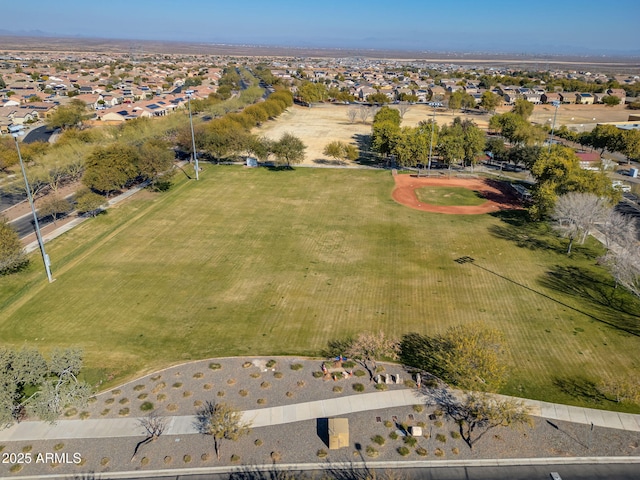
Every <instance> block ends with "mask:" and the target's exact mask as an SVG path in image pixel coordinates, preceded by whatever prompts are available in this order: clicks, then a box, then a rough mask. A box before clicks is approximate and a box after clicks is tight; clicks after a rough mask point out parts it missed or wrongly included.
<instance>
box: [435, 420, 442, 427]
mask: <svg viewBox="0 0 640 480" xmlns="http://www.w3.org/2000/svg"><path fill="white" fill-rule="evenodd" d="M433 424H434V425H435V426H436V427H438V428H442V425H444V423H442V422H441V421H440V420H436V421H435V422H433Z"/></svg>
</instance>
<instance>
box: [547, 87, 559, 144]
mask: <svg viewBox="0 0 640 480" xmlns="http://www.w3.org/2000/svg"><path fill="white" fill-rule="evenodd" d="M551 105H553V106H554V107H555V108H556V111H555V113H554V114H553V123H552V124H551V135H550V136H549V150H548V151H549V152H550V151H551V141H552V140H553V131H554V130H555V129H556V116H557V115H558V107H560V102H559V101H557V100H554V101H553V102H551Z"/></svg>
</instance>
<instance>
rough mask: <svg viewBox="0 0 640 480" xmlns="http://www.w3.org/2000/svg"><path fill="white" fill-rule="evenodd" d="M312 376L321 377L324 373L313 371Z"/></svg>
mask: <svg viewBox="0 0 640 480" xmlns="http://www.w3.org/2000/svg"><path fill="white" fill-rule="evenodd" d="M312 375H313V378H322V377H323V376H324V373H322V372H313V374H312Z"/></svg>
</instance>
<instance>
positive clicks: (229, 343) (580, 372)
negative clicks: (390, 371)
mask: <svg viewBox="0 0 640 480" xmlns="http://www.w3.org/2000/svg"><path fill="white" fill-rule="evenodd" d="M200 178H201V180H200V181H199V182H195V181H187V180H185V179H184V178H181V179H179V180H177V181H176V185H175V186H174V187H173V188H172V189H171V190H170V191H169V192H166V193H163V194H151V193H147V192H143V193H142V194H141V195H139V196H137V197H136V198H134V199H132V200H131V201H129V202H127V203H126V204H123V205H121V206H118V207H117V208H114V209H111V210H109V212H108V213H107V214H105V215H100V216H99V217H97V218H95V219H92V220H89V221H87V222H85V223H84V224H82V225H81V226H80V227H78V228H76V229H74V230H73V231H71V232H69V233H67V234H65V235H64V236H62V237H60V238H59V239H57V240H55V241H53V242H51V243H50V244H48V253H49V255H50V256H51V259H52V262H53V266H52V269H53V272H54V276H55V277H56V278H57V280H56V281H55V282H54V283H53V284H51V285H49V284H48V283H47V282H46V277H45V275H44V271H43V269H42V265H41V261H40V259H39V257H38V256H36V255H34V256H33V257H32V262H31V265H30V267H29V268H28V269H27V270H26V271H24V272H21V273H19V274H17V275H14V276H10V277H4V278H0V338H1V339H2V341H3V343H8V344H12V345H18V346H20V345H33V346H38V347H40V348H42V349H43V350H47V349H49V348H52V347H55V346H65V345H81V346H83V347H84V349H85V352H86V357H87V359H86V363H87V366H88V370H87V376H88V378H89V379H90V380H91V381H92V382H94V383H95V382H97V381H99V380H102V381H105V382H106V384H107V385H113V384H114V383H116V382H119V381H122V380H123V379H125V378H130V377H132V376H134V375H136V374H138V373H141V372H149V371H152V370H155V369H157V368H159V367H162V366H166V365H168V364H174V363H178V362H183V361H187V360H191V359H198V358H208V357H216V356H226V355H276V354H294V355H315V354H318V353H319V352H320V351H321V350H322V348H324V347H325V346H326V343H327V341H328V340H330V339H334V338H340V337H345V336H347V335H353V334H357V333H358V332H361V331H367V330H369V331H376V330H379V329H383V330H385V331H386V332H388V333H389V334H390V335H396V336H400V335H402V334H403V333H405V332H411V331H417V332H421V333H427V334H434V333H437V332H443V331H445V330H446V329H447V328H448V327H449V326H451V325H456V324H460V323H465V322H472V321H483V322H486V323H487V324H489V325H491V326H494V327H496V328H499V329H500V330H502V331H503V332H504V334H505V336H506V339H507V341H508V344H509V347H510V350H511V354H510V358H509V361H510V372H511V377H510V382H509V384H508V385H507V387H506V389H505V393H512V394H517V395H521V396H526V397H530V398H544V399H547V400H550V401H560V402H567V403H574V404H585V405H591V406H602V407H607V408H614V407H615V406H616V405H615V404H613V403H612V402H608V401H604V400H601V399H598V398H597V394H594V393H593V388H592V387H593V386H592V385H591V383H590V382H594V381H597V380H599V379H601V378H605V377H608V376H611V377H613V376H617V375H631V374H635V375H637V374H638V373H639V372H640V363H639V362H638V355H637V352H638V349H639V347H640V338H639V336H638V335H639V334H640V325H639V324H640V320H639V317H638V315H639V314H640V304H639V303H638V302H637V301H634V300H632V299H631V298H630V297H628V296H626V295H624V294H623V292H622V291H621V289H617V290H614V289H613V288H612V287H613V284H612V282H611V281H610V279H609V278H608V277H607V275H606V274H605V273H604V271H603V270H602V269H601V268H600V267H598V266H597V265H596V262H595V260H594V257H593V256H594V255H595V250H594V248H595V246H594V245H592V244H589V245H587V246H586V247H580V246H578V247H576V249H575V253H574V255H573V256H572V258H570V259H569V258H567V257H566V256H565V255H564V249H565V244H564V241H563V240H559V239H556V238H555V237H554V236H553V235H552V234H551V233H550V232H549V231H547V230H546V227H545V226H544V225H525V226H522V225H521V223H522V222H521V214H519V213H517V212H516V213H514V212H510V213H505V214H497V215H495V216H492V215H469V216H465V215H451V216H448V215H441V214H430V213H426V212H421V211H418V210H412V209H410V208H406V207H403V206H401V205H399V204H397V203H396V202H394V201H393V200H392V199H391V191H392V189H393V179H392V177H391V175H390V173H389V172H384V171H370V170H333V169H309V168H298V169H296V170H293V171H269V170H266V169H243V168H240V167H222V166H208V165H207V166H205V170H204V171H203V172H202V175H201V177H200ZM462 256H470V257H473V258H474V259H475V263H466V264H459V263H457V262H455V261H454V260H455V259H457V258H459V257H462ZM103 385H104V384H103ZM623 408H626V409H627V410H629V409H631V410H633V409H634V408H635V407H632V406H626V407H625V406H623ZM636 411H637V409H636Z"/></svg>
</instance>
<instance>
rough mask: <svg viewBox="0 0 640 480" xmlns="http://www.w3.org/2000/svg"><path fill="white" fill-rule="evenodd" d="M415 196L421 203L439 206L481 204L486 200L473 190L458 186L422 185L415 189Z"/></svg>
mask: <svg viewBox="0 0 640 480" xmlns="http://www.w3.org/2000/svg"><path fill="white" fill-rule="evenodd" d="M415 192H416V197H418V200H419V201H421V202H422V203H428V204H430V205H441V206H447V207H448V206H452V205H456V206H472V205H482V204H483V203H485V202H486V201H487V199H486V198H484V197H483V196H482V195H480V194H479V193H478V192H476V191H474V190H469V189H468V188H459V187H422V188H417V189H416V190H415Z"/></svg>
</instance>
